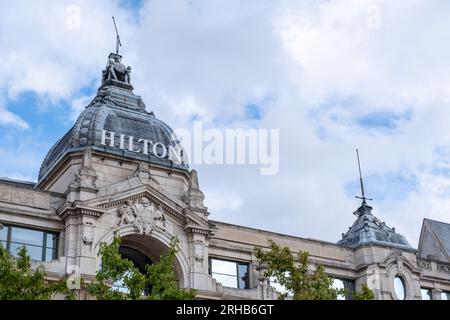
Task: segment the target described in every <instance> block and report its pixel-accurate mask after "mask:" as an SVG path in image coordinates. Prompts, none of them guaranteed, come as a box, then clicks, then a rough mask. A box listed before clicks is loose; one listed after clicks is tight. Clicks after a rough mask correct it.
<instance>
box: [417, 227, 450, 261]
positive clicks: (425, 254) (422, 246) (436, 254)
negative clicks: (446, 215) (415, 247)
mask: <svg viewBox="0 0 450 320" xmlns="http://www.w3.org/2000/svg"><path fill="white" fill-rule="evenodd" d="M419 257H420V258H424V259H433V260H437V261H443V262H447V263H450V224H448V223H445V222H440V221H435V220H431V219H423V223H422V231H421V233H420V240H419Z"/></svg>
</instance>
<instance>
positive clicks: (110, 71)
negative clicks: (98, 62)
mask: <svg viewBox="0 0 450 320" xmlns="http://www.w3.org/2000/svg"><path fill="white" fill-rule="evenodd" d="M121 60H122V56H121V55H119V54H117V53H110V54H109V57H108V63H107V64H106V68H105V70H103V79H102V83H105V82H106V81H108V80H115V81H120V82H123V83H126V84H128V85H130V84H131V83H130V82H131V67H130V66H128V67H125V66H124V65H123V64H122V62H121Z"/></svg>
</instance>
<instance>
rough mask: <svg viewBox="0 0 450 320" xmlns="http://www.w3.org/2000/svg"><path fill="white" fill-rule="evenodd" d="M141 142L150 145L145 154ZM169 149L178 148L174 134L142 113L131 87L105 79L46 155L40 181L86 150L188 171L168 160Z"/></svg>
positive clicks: (150, 116) (151, 117)
mask: <svg viewBox="0 0 450 320" xmlns="http://www.w3.org/2000/svg"><path fill="white" fill-rule="evenodd" d="M111 135H114V145H113V146H111V141H110V140H109V138H110V136H111ZM122 135H123V136H122ZM105 136H106V137H107V140H105ZM130 137H132V138H130ZM102 139H103V140H102ZM130 139H131V140H132V142H133V147H132V149H133V151H131V150H129V140H130ZM144 139H145V141H151V143H149V144H147V145H148V147H147V148H148V152H147V153H144V152H143V150H144V146H143V143H147V142H144ZM121 140H122V141H121ZM105 142H106V143H105ZM153 144H157V146H156V147H155V149H154V150H155V151H156V153H157V155H156V154H154V153H153V152H152V151H153V148H152V146H153ZM170 146H171V147H174V148H177V147H178V148H179V146H178V144H177V141H176V140H175V139H174V137H173V130H172V129H171V128H170V127H169V126H168V125H167V124H165V123H164V122H163V121H161V120H159V119H157V118H156V117H155V115H154V114H153V112H150V113H149V112H147V111H146V110H145V105H144V103H143V101H142V99H141V98H140V97H139V96H137V95H135V94H134V93H133V92H132V87H131V85H129V84H127V83H123V82H120V81H111V80H106V79H104V81H103V84H102V86H101V87H100V88H99V90H98V93H97V96H96V97H95V98H94V100H93V101H92V102H91V103H90V104H89V105H88V106H87V107H86V109H85V110H84V111H83V112H82V113H81V114H80V116H79V117H78V119H77V121H76V122H75V124H74V126H73V127H72V128H71V129H70V130H69V132H67V133H66V135H65V136H64V137H62V138H61V139H60V140H59V141H58V142H57V143H56V144H55V145H54V146H53V147H52V148H51V149H50V151H49V152H48V154H47V156H46V157H45V159H44V161H43V163H42V166H41V169H40V171H39V181H41V180H42V179H43V177H44V176H45V175H46V174H47V173H48V172H50V170H51V169H52V168H53V167H54V166H55V165H56V164H57V163H58V162H59V160H61V159H62V158H63V157H64V155H65V154H67V153H70V152H75V151H80V150H82V149H84V148H86V147H92V148H93V149H94V150H98V151H102V152H105V153H110V154H114V155H118V156H122V157H127V158H133V159H136V160H141V161H149V162H151V163H155V164H160V165H165V166H168V167H171V168H172V167H173V168H178V169H185V170H187V169H188V167H187V165H186V164H185V163H184V162H182V163H180V162H174V161H172V160H171V159H170V158H169V155H170V152H169V150H168V149H169V148H170ZM163 149H165V150H163ZM136 150H141V151H140V152H139V151H136ZM164 151H166V152H164Z"/></svg>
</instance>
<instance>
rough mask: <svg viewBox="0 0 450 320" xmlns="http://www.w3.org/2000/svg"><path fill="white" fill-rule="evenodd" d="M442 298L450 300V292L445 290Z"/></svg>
mask: <svg viewBox="0 0 450 320" xmlns="http://www.w3.org/2000/svg"><path fill="white" fill-rule="evenodd" d="M441 300H450V292H447V291H443V292H442V293H441Z"/></svg>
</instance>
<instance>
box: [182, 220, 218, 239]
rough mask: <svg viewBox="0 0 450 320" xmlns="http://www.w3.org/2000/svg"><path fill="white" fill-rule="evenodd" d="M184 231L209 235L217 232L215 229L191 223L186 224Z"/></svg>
mask: <svg viewBox="0 0 450 320" xmlns="http://www.w3.org/2000/svg"><path fill="white" fill-rule="evenodd" d="M184 231H185V232H187V233H190V234H202V235H205V236H207V237H212V236H214V233H215V232H214V229H211V228H209V227H204V226H200V225H196V224H190V223H188V224H186V225H185V226H184Z"/></svg>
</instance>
